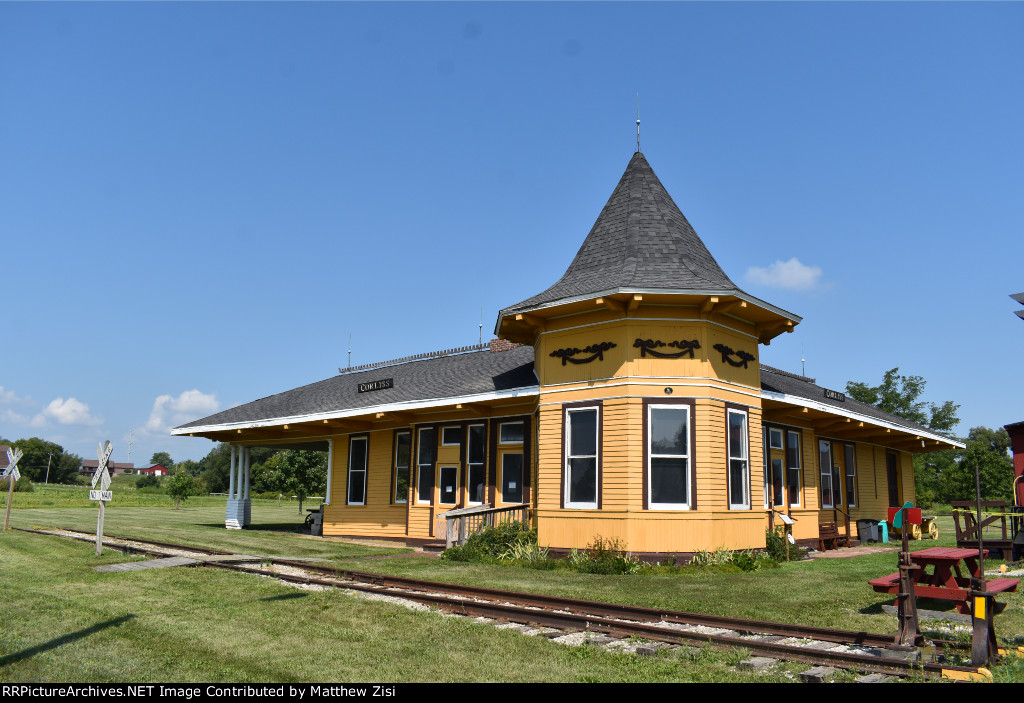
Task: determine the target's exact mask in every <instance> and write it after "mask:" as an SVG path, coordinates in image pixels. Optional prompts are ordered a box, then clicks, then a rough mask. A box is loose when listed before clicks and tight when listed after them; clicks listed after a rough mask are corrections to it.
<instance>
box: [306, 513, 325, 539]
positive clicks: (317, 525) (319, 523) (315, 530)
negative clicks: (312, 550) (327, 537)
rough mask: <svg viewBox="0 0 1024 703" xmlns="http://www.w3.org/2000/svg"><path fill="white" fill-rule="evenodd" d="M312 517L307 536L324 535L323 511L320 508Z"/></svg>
mask: <svg viewBox="0 0 1024 703" xmlns="http://www.w3.org/2000/svg"><path fill="white" fill-rule="evenodd" d="M310 514H311V515H312V516H313V524H312V525H310V526H309V534H311V535H314V536H316V537H321V536H323V534H324V509H323V508H322V507H321V508H320V510H318V511H317V512H315V513H310Z"/></svg>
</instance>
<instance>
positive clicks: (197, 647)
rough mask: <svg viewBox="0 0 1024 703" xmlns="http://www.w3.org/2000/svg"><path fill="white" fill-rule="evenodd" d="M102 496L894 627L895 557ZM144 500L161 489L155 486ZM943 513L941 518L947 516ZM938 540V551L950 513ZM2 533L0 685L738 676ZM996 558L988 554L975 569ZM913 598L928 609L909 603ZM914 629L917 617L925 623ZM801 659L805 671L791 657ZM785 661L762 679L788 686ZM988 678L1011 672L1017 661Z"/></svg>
mask: <svg viewBox="0 0 1024 703" xmlns="http://www.w3.org/2000/svg"><path fill="white" fill-rule="evenodd" d="M23 495H33V494H17V495H16V497H15V503H14V506H15V509H14V510H13V511H12V524H14V525H16V526H19V527H30V528H31V527H66V528H75V529H87V530H93V529H95V524H96V512H97V511H96V508H95V504H92V506H91V507H82V508H74V507H71V508H64V507H56V506H52V507H36V508H28V507H24V508H23V507H19V506H20V505H21V503H20V502H19V499H20V498H21V497H22V496H23ZM117 495H118V494H115V502H113V503H111V504H110V506H109V507H108V510H107V513H106V522H105V532H107V533H108V534H122V535H129V536H137V537H141V538H148V539H154V540H159V541H168V542H177V543H185V544H195V545H202V546H211V547H215V548H221V549H232V550H236V551H240V552H249V553H260V554H279V555H285V556H322V557H327V558H330V559H334V560H340V561H341V562H342V563H344V564H345V565H346V566H348V567H350V568H354V569H358V570H364V571H377V572H381V573H390V574H400V575H407V576H413V577H417V578H426V579H433V580H440V581H450V582H456V583H466V584H473V585H481V586H489V587H494V588H504V589H510V590H521V591H534V592H540V593H551V594H557V595H563V596H568V597H574V598H585V599H591V600H604V601H610V602H622V603H631V604H636V605H645V606H651V607H664V608H671V609H675V610H689V611H697V612H707V613H717V614H725V615H731V616H737V617H748V618H756V619H764V620H775V621H784V622H793V623H800V624H809V625H820V626H826V627H841V628H845V629H857V630H859V629H863V630H870V631H874V632H893V631H894V628H895V617H894V616H891V615H887V614H885V613H883V612H882V610H881V605H882V604H883V603H888V602H890V600H891V597H888V596H884V595H882V594H876V593H874V592H873V591H872V590H871V588H870V587H869V586H868V584H867V581H868V580H869V579H871V578H875V577H877V576H880V575H884V574H887V573H891V572H893V571H895V570H896V554H895V552H888V553H878V554H872V555H868V556H863V557H858V558H853V559H819V560H814V561H807V562H794V563H789V564H783V565H782V566H780V567H779V568H776V569H768V570H765V571H761V572H753V573H735V574H725V573H713V572H709V571H699V570H692V571H691V570H684V571H682V572H680V573H675V574H666V575H631V576H600V575H590V574H578V573H570V572H565V571H533V570H528V569H522V568H515V567H503V566H484V565H478V564H467V563H449V562H445V561H440V560H437V559H429V558H418V557H410V558H403V559H391V560H364V561H345V560H355V559H358V558H359V557H362V556H371V555H376V554H382V553H394V551H395V550H389V549H387V548H384V547H375V546H368V545H362V544H350V543H345V542H340V541H334V540H323V539H318V538H310V537H308V536H304V535H301V534H299V533H298V532H296V530H297V529H298V527H299V525H300V523H301V520H302V516H300V515H298V509H297V505H296V504H294V503H292V504H288V503H285V505H284V506H283V507H280V508H279V507H277V505H276V502H275V501H260V502H256V501H254V505H253V519H254V520H255V522H256V524H255V525H254V526H253V527H254V529H247V530H243V531H228V530H225V529H224V527H223V520H224V503H223V498H220V499H203V500H197V501H194V502H193V501H189V503H186V504H185V507H183V508H182V509H181V510H173V509H172V508H169V507H166V506H163V507H156V506H153V507H145V506H134V507H124V506H120V505H119V504H118V503H117V502H116V501H117ZM154 497H155V498H156V497H160V496H154ZM947 519H948V518H947ZM940 531H942V536H941V539H940V540H938V542H932V541H928V540H926V541H923V542H915V543H913V547H912V548H913V549H923V548H927V547H930V546H951V545H952V544H954V543H955V540H954V539H953V536H952V529H951V521H950V523H949V525H945V524H942V523H940ZM93 549H94V548H93V546H92V545H90V544H86V543H79V542H71V541H66V540H61V539H58V538H55V537H46V536H42V535H34V534H26V533H21V532H16V531H9V532H6V533H0V622H2V623H3V626H2V627H0V680H2V681H129V682H144V681H272V682H273V681H329V680H336V681H345V680H348V681H371V680H372V681H744V680H766V679H763V678H758V677H751V676H749V675H747V674H743V673H740V672H737V671H736V670H735V669H734V667H733V666H732V665H733V664H735V662H736V661H737V658H738V657H739V656H740V653H731V654H730V653H723V652H707V651H701V650H688V651H682V650H680V651H677V652H673V653H663V654H661V655H659V656H657V657H653V658H646V657H637V656H634V655H624V654H615V653H611V652H607V651H604V650H601V649H599V648H596V647H566V646H564V645H560V644H557V643H553V642H550V641H548V640H546V639H543V638H532V637H525V636H523V635H520V634H517V633H515V632H509V631H503V630H498V629H497V628H494V627H491V626H485V625H479V624H476V623H473V622H471V621H467V620H464V619H459V618H451V617H445V616H441V615H439V614H437V613H424V612H416V611H409V610H407V609H405V608H403V607H400V606H394V605H390V604H387V603H380V602H373V601H366V600H361V599H356V598H354V597H352V596H349V595H346V594H344V593H342V592H339V591H326V592H311V591H304V590H299V589H296V588H294V587H291V586H287V585H283V584H280V583H277V582H274V581H271V580H269V579H261V578H257V577H253V576H250V575H245V574H237V573H231V572H225V571H220V570H214V569H197V568H171V569H156V570H147V571H140V572H120V573H97V572H95V571H94V570H93V567H94V566H96V565H98V564H102V563H116V562H120V561H125V560H129V558H128V557H125V556H124V555H121V554H120V553H117V552H114V551H112V550H108V551H105V552H104V554H103V556H102V557H99V558H97V557H96V556H95V555H94V553H93ZM997 564H998V562H995V561H990V563H989V568H992V567H993V566H996V565H997ZM1001 600H1006V601H1007V602H1009V604H1010V605H1009V607H1008V609H1007V611H1006V612H1005V613H1004V614H1002V615H1000V616H998V617H997V619H996V625H997V629H998V633H999V635H1000V639H1001V640H1002V641H1003V642H1004V643H1010V644H1015V645H1020V644H1024V613H1022V606H1024V592H1022V593H1014V594H1005V595H1004V596H1003V597H1001ZM921 607H939V606H937V604H934V603H932V604H926V603H922V606H921ZM922 626H923V627H924V628H925V629H926V630H927V628H929V627H932V626H933V625H932V624H931V621H927V620H925V621H922ZM802 668H806V666H805V665H804V666H803V667H802ZM802 668H801V665H799V664H794V665H789V666H786V667H783V668H782V669H781V670H780V671H778V672H776V673H775V674H773V675H772V676H771V677H769V679H767V680H780V681H781V680H789V679H788V678H787V673H788V674H789V675H792V674H793V673H794V672H795V671H799V670H802ZM996 671H997V675H998V676H1002V677H1004V678H1006V679H1008V680H1024V665H1017V666H1015V667H1008V666H1004V667H1000V668H997V669H996Z"/></svg>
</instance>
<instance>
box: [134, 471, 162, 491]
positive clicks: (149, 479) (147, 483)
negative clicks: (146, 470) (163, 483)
mask: <svg viewBox="0 0 1024 703" xmlns="http://www.w3.org/2000/svg"><path fill="white" fill-rule="evenodd" d="M159 485H160V479H159V478H157V477H156V476H151V475H149V474H142V475H140V476H139V477H138V478H136V479H135V487H136V488H151V487H155V486H159Z"/></svg>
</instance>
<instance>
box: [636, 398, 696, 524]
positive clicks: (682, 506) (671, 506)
mask: <svg viewBox="0 0 1024 703" xmlns="http://www.w3.org/2000/svg"><path fill="white" fill-rule="evenodd" d="M656 408H664V409H668V410H685V411H686V447H687V449H689V450H691V452H692V447H690V423H691V422H692V421H693V418H692V417H691V416H690V406H689V405H687V404H685V403H675V404H671V405H666V404H662V405H658V404H654V403H651V404H649V405H648V406H647V436H646V437H644V441H645V442H646V443H647V507H648V509H650V510H689V509H690V505H691V503H690V502H689V501H692V500H693V496H692V495H691V493H692V492H693V491H692V490H691V489H692V486H691V485H690V484H691V480H690V477H691V475H690V472H691V471H692V470H693V462H692V461H691V460H690V455H689V454H658V455H657V456H658V457H663V458H668V459H686V497H687V499H688V502H686V503H655V502H654V492H653V489H652V486H653V485H654V484H653V482H652V480H651V464H652V463H653V459H654V457H655V454H654V452H652V451H651V430H652V428H653V425H654V423H653V422H652V420H651V416H652V415H653V411H654V410H655V409H656Z"/></svg>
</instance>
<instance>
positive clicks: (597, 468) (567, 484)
mask: <svg viewBox="0 0 1024 703" xmlns="http://www.w3.org/2000/svg"><path fill="white" fill-rule="evenodd" d="M590 411H594V412H596V413H597V416H596V417H595V422H594V447H595V451H596V452H597V453H596V454H594V455H593V457H594V500H593V502H587V503H582V502H576V503H573V502H571V501H570V500H569V490H570V488H571V486H572V481H571V479H570V475H569V458H570V454H569V450H570V448H571V447H572V423H571V422H570V421H569V417H570V415H572V414H573V413H578V412H590ZM563 431H564V433H565V455H564V456H563V457H562V483H563V486H562V490H563V495H562V500H563V502H564V504H565V507H566V508H567V509H570V510H597V505H598V502H599V499H600V495H599V492H600V489H601V406H600V405H586V406H583V407H579V408H566V410H565V427H564V430H563ZM590 456H591V455H589V454H587V455H580V456H578V457H574V458H577V459H586V458H589V457H590Z"/></svg>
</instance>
